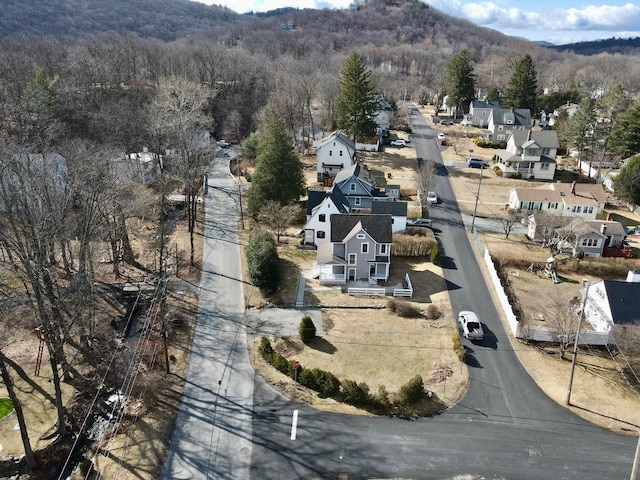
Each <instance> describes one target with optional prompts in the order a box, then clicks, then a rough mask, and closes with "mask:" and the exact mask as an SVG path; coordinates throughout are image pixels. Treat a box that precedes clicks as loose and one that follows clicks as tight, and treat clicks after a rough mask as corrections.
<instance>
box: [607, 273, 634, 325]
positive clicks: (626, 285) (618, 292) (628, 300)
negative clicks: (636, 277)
mask: <svg viewBox="0 0 640 480" xmlns="http://www.w3.org/2000/svg"><path fill="white" fill-rule="evenodd" d="M603 283H604V288H605V290H606V291H607V298H608V299H609V307H610V308H611V317H612V319H613V323H615V324H616V325H620V324H630V323H634V322H636V321H638V320H640V283H637V282H626V281H624V280H603Z"/></svg>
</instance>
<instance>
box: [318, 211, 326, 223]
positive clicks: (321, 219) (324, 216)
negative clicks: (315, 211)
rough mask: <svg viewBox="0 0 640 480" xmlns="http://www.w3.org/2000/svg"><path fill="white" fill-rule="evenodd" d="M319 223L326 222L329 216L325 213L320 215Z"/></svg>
mask: <svg viewBox="0 0 640 480" xmlns="http://www.w3.org/2000/svg"><path fill="white" fill-rule="evenodd" d="M318 221H320V222H326V221H327V216H326V215H325V214H324V213H321V214H320V215H318Z"/></svg>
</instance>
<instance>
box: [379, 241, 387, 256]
mask: <svg viewBox="0 0 640 480" xmlns="http://www.w3.org/2000/svg"><path fill="white" fill-rule="evenodd" d="M386 254H387V244H386V243H383V244H382V245H380V255H386Z"/></svg>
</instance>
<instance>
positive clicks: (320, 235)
mask: <svg viewBox="0 0 640 480" xmlns="http://www.w3.org/2000/svg"><path fill="white" fill-rule="evenodd" d="M316 237H317V238H325V233H324V230H318V232H317V233H316Z"/></svg>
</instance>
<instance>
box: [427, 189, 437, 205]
mask: <svg viewBox="0 0 640 480" xmlns="http://www.w3.org/2000/svg"><path fill="white" fill-rule="evenodd" d="M427 203H429V204H432V205H433V204H436V203H438V195H436V192H429V193H427Z"/></svg>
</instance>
